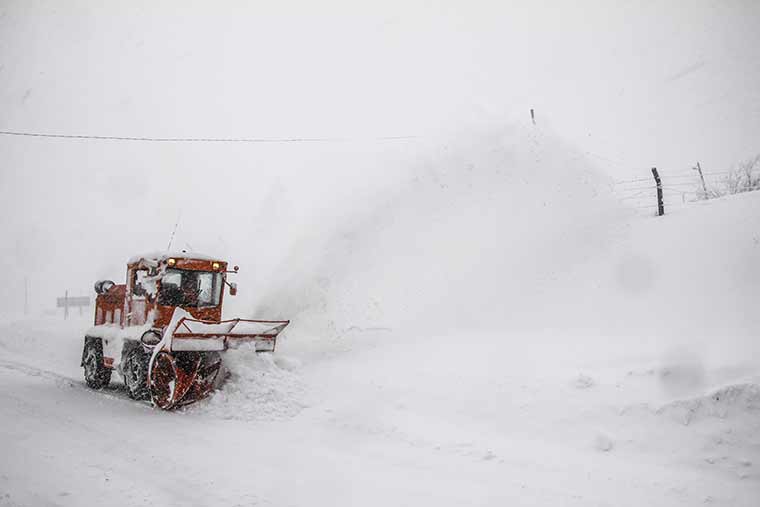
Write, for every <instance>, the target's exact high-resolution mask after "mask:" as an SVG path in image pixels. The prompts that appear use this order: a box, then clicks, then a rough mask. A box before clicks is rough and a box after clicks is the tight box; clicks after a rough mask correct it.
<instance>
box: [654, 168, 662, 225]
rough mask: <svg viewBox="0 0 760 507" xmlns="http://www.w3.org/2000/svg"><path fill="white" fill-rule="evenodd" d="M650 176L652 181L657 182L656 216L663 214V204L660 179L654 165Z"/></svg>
mask: <svg viewBox="0 0 760 507" xmlns="http://www.w3.org/2000/svg"><path fill="white" fill-rule="evenodd" d="M652 176H654V182H655V183H656V184H657V216H660V217H661V216H662V215H664V214H665V204H664V203H663V202H662V181H661V180H660V175H659V174H658V173H657V168H656V167H653V168H652Z"/></svg>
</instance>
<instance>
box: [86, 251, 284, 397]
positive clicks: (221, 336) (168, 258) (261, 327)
mask: <svg viewBox="0 0 760 507" xmlns="http://www.w3.org/2000/svg"><path fill="white" fill-rule="evenodd" d="M237 271H238V267H237V266H235V267H234V269H233V270H232V271H228V270H227V263H226V262H224V261H220V260H217V259H214V258H211V257H206V256H202V255H197V254H192V255H190V254H187V253H185V252H182V253H177V254H171V253H156V254H148V255H141V256H137V257H133V258H132V259H130V260H129V261H128V262H127V282H126V283H125V284H123V285H117V284H115V283H114V282H112V281H110V280H101V281H98V282H96V283H95V292H97V294H98V296H97V300H96V305H95V325H94V327H92V328H90V329H89V330H88V331H87V333H86V335H85V337H84V349H83V351H82V364H81V365H82V366H83V367H84V378H85V380H86V382H87V385H88V386H90V387H91V388H93V389H101V388H103V387H105V386H107V385H108V383H109V382H110V380H111V374H112V373H113V371H114V370H116V371H117V372H118V373H119V374H120V375H121V376H122V377H123V378H124V383H125V384H126V387H127V392H128V393H129V396H130V397H132V398H134V399H138V400H151V401H152V403H153V404H154V405H155V406H157V407H159V408H162V409H171V408H174V407H179V406H182V405H186V404H188V403H192V402H194V401H197V400H200V399H202V398H204V397H205V396H207V395H208V394H209V393H210V392H211V391H212V390H213V389H214V387H215V386H217V385H218V384H219V382H220V381H221V380H222V379H221V375H220V370H221V367H222V356H221V352H223V351H225V350H227V349H228V348H237V347H238V346H240V345H242V344H248V346H250V347H255V349H256V351H257V352H273V351H274V348H275V345H276V342H277V336H278V335H279V334H280V332H281V331H282V330H283V329H284V328H285V327H286V326H287V325H288V324H289V323H290V321H287V320H276V321H269V320H247V319H231V320H222V301H223V299H224V292H225V291H224V286H225V285H226V286H227V287H228V288H229V293H230V296H234V295H235V294H236V293H237V286H236V284H235V283H233V282H228V281H227V275H228V274H231V273H237Z"/></svg>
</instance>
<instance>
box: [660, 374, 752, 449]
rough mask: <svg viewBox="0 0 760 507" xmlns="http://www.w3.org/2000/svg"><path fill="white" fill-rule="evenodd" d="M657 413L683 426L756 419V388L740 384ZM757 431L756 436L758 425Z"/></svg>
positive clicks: (663, 408) (682, 401)
mask: <svg viewBox="0 0 760 507" xmlns="http://www.w3.org/2000/svg"><path fill="white" fill-rule="evenodd" d="M657 413H658V414H663V415H667V416H669V417H672V418H673V419H675V420H677V421H679V422H682V423H683V424H684V425H689V424H692V423H694V422H697V421H700V420H703V419H706V418H710V417H714V418H715V417H717V418H720V419H729V418H742V417H745V416H750V417H753V418H760V385H758V384H753V383H743V384H734V385H729V386H725V387H722V388H720V389H717V390H715V391H713V392H712V393H710V394H707V395H704V396H697V397H694V398H689V399H683V400H676V401H672V402H670V403H668V404H666V405H663V406H662V407H660V408H659V409H658V410H657ZM757 430H758V434H757V436H760V426H758V428H757Z"/></svg>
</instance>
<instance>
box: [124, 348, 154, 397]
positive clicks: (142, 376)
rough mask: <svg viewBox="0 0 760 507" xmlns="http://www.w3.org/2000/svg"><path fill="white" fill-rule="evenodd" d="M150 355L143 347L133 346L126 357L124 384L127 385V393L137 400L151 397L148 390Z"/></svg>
mask: <svg viewBox="0 0 760 507" xmlns="http://www.w3.org/2000/svg"><path fill="white" fill-rule="evenodd" d="M149 361H150V356H149V355H148V354H146V353H145V352H143V351H142V348H141V347H135V348H133V349H132V350H131V351H130V352H129V354H127V357H126V358H124V363H123V364H122V367H121V368H122V371H123V372H124V384H125V385H126V386H127V394H129V397H130V398H132V399H135V400H147V399H150V392H149V391H148V362H149Z"/></svg>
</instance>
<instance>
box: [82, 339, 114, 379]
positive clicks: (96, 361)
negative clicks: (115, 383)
mask: <svg viewBox="0 0 760 507" xmlns="http://www.w3.org/2000/svg"><path fill="white" fill-rule="evenodd" d="M82 366H84V380H85V382H87V385H88V386H89V387H90V388H92V389H103V388H104V387H106V386H108V383H109V382H111V370H110V368H106V365H105V364H104V363H103V344H102V342H101V341H100V340H94V339H92V338H87V339H85V344H84V351H83V353H82Z"/></svg>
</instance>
